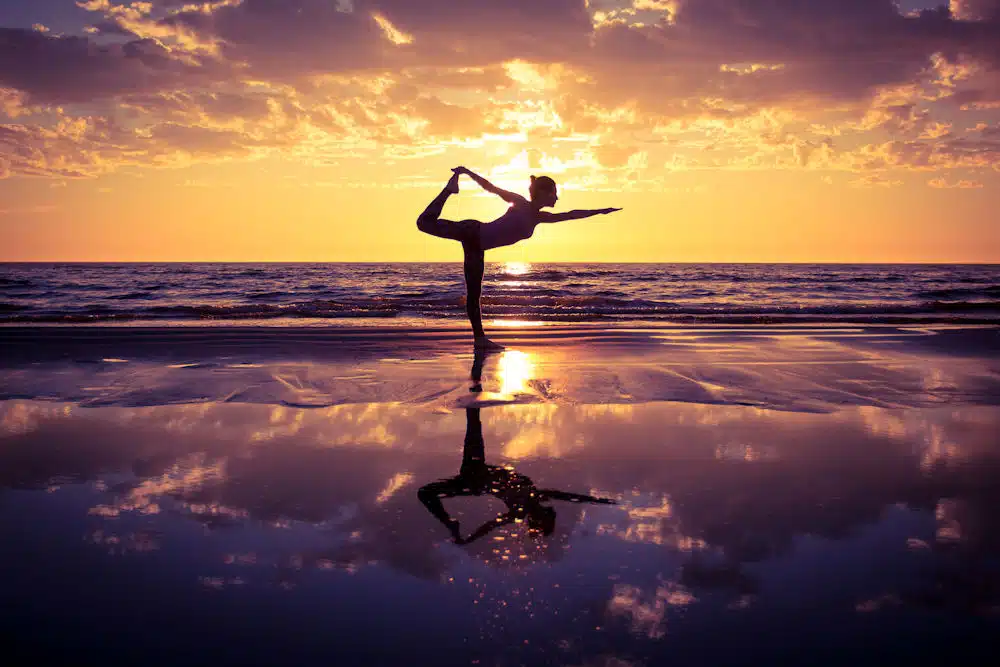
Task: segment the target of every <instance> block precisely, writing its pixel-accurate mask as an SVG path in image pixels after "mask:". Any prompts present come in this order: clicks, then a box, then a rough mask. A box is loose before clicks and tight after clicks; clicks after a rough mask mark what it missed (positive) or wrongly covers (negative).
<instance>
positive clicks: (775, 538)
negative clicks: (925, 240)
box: [0, 401, 1000, 667]
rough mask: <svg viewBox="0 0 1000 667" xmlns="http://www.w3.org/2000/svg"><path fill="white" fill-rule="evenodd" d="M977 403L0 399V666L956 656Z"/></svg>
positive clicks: (964, 634) (983, 516) (973, 497)
mask: <svg viewBox="0 0 1000 667" xmlns="http://www.w3.org/2000/svg"><path fill="white" fill-rule="evenodd" d="M480 419H481V422H480V421H479V420H480ZM998 419H1000V415H998V413H997V408H993V407H964V408H949V407H943V408H940V409H931V410H885V409H877V408H870V407H865V408H852V409H845V410H843V411H840V412H838V413H835V414H826V415H815V414H812V415H807V414H787V413H780V412H774V411H765V410H757V409H754V408H745V407H735V406H712V405H694V404H686V405H685V404H656V405H646V406H621V405H619V406H579V407H567V406H562V407H556V406H512V407H505V408H494V409H490V410H482V412H481V416H480V413H479V411H468V412H467V411H465V410H457V411H453V412H450V413H448V414H431V413H429V412H427V411H426V410H419V409H409V408H405V407H401V406H398V405H391V404H383V405H351V406H340V407H336V408H330V409H324V410H311V411H303V410H293V409H288V408H282V407H269V406H248V405H219V404H214V405H187V406H162V407H156V408H100V409H86V408H79V407H77V406H73V405H71V404H62V403H39V402H19V401H8V402H4V403H0V526H2V527H3V529H4V539H3V541H2V542H0V557H2V560H3V563H4V585H3V587H2V588H0V621H2V628H3V633H4V645H5V653H6V655H8V656H12V657H13V660H14V661H13V662H8V663H7V664H12V665H21V664H60V665H61V664H67V665H68V664H74V665H96V664H102V665H137V664H142V665H181V664H211V665H319V664H343V665H400V666H407V667H409V666H413V665H434V666H440V665H501V666H506V665H566V666H571V665H572V666H579V665H601V666H607V667H612V666H613V667H623V666H626V665H627V666H634V665H667V664H699V665H776V664H810V665H819V664H821V665H861V664H864V665H869V664H870V665H885V664H909V665H924V664H926V665H939V664H979V663H980V662H982V661H983V660H984V659H986V660H988V658H987V656H988V655H990V654H991V652H992V651H993V650H995V648H996V644H995V641H996V636H997V634H996V633H997V631H998V630H1000V557H998V556H1000V523H998V520H997V516H998V515H997V513H996V511H995V508H996V506H997V502H998V501H1000V486H998V481H1000V467H998V463H1000V458H998V452H997V450H996V433H997V431H996V425H997V423H998ZM480 429H481V430H480ZM480 435H481V437H482V443H481V444H480V442H479V440H478V438H479V436H480ZM480 447H481V449H479V450H478V451H479V456H480V457H481V459H482V460H481V462H480V463H476V461H475V454H476V451H477V448H480ZM486 466H494V467H486ZM456 476H459V477H458V478H456ZM448 479H451V482H448V481H445V482H444V484H443V485H442V484H441V483H440V480H448ZM435 484H437V486H434V485H435ZM490 487H492V489H493V490H492V491H491V490H490ZM421 489H424V490H425V491H424V492H423V493H422V492H421ZM427 489H431V490H435V489H436V490H438V491H440V490H442V489H451V491H452V492H453V496H454V497H446V498H444V499H443V506H444V507H445V508H446V511H447V512H448V513H449V514H448V516H447V517H442V516H438V517H435V515H434V513H432V511H430V509H431V506H430V505H429V504H428V503H427V502H426V497H427V491H426V490H427ZM456 489H457V490H456ZM462 489H468V491H469V493H466V494H463V493H462ZM477 491H478V493H479V494H480V495H478V496H477V495H474V492H477ZM455 493H457V494H458V495H454V494H455ZM532 493H534V494H536V495H535V497H536V498H538V499H540V502H539V503H537V504H540V505H544V506H546V507H548V508H550V509H549V510H546V511H544V512H542V511H540V510H539V509H538V508H537V507H533V506H531V494H532ZM570 494H575V495H570ZM599 499H601V500H607V501H611V502H610V503H609V502H595V501H597V500H599ZM581 500H582V501H583V502H577V501H581ZM512 508H513V510H512ZM509 511H512V512H513V515H511V514H509V513H508V512H509ZM498 516H500V517H501V518H503V517H506V518H507V519H513V520H508V521H503V520H501V521H500V522H497V521H496V520H495V518H496V517H498ZM539 516H541V517H542V518H541V519H539V518H538V517H539ZM546 516H547V517H548V518H545V517H546ZM483 527H485V529H484V528H483ZM484 531H485V532H484ZM546 533H547V534H546ZM19 656H20V657H19ZM973 657H978V658H979V660H978V661H977V662H976V663H973V662H972V661H971V659H972V658H973ZM29 658H30V659H29ZM984 664H988V662H986V663H984Z"/></svg>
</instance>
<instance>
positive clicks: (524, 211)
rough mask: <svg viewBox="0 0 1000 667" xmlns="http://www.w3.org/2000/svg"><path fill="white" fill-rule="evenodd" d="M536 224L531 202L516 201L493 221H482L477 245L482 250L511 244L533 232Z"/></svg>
mask: <svg viewBox="0 0 1000 667" xmlns="http://www.w3.org/2000/svg"><path fill="white" fill-rule="evenodd" d="M537 224H538V220H537V216H536V214H535V210H534V209H533V208H532V207H531V204H530V203H528V202H516V203H514V204H512V205H511V207H510V208H508V209H507V211H506V212H505V213H504V214H503V215H501V216H500V217H499V218H497V219H496V220H494V221H493V222H487V223H483V226H482V227H481V228H480V230H479V245H480V247H481V248H482V249H483V250H490V249H491V248H500V247H502V246H505V245H512V244H514V243H517V242H518V241H522V240H524V239H526V238H529V237H530V236H531V235H532V234H534V233H535V225H537Z"/></svg>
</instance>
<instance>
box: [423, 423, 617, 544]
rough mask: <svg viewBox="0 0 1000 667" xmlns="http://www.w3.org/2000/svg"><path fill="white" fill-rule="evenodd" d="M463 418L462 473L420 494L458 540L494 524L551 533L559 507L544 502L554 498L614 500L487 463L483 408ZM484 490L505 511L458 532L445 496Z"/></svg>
mask: <svg viewBox="0 0 1000 667" xmlns="http://www.w3.org/2000/svg"><path fill="white" fill-rule="evenodd" d="M465 417H466V430H465V447H464V449H463V450H462V467H461V469H460V471H459V474H458V475H457V476H455V477H451V478H450V479H445V480H441V481H439V482H433V483H431V484H427V485H425V486H423V487H421V489H420V491H419V492H418V493H417V496H418V497H419V498H420V502H422V503H423V504H424V506H425V507H426V508H427V509H428V510H429V511H430V513H431V514H433V515H434V516H435V517H437V519H438V520H439V521H440V522H441V523H443V524H444V525H445V527H447V528H448V530H449V531H450V532H451V535H452V537H453V538H454V540H455V542H456V543H458V544H468V543H470V542H474V541H476V540H478V539H479V538H480V537H483V536H484V535H486V534H487V533H489V532H490V531H491V530H493V529H494V528H498V527H500V526H504V525H506V524H509V523H514V522H517V521H524V522H525V523H526V524H527V525H528V529H529V530H532V531H535V532H540V533H541V534H543V535H551V534H552V532H553V531H554V530H555V525H556V511H555V510H554V509H553V508H552V507H549V506H548V505H544V504H543V503H546V502H549V501H551V500H566V501H569V502H574V503H600V504H605V505H613V504H614V501H613V500H609V499H606V498H595V497H593V496H586V495H582V494H579V493H569V492H566V491H556V490H553V489H537V488H535V485H534V483H533V482H532V481H531V480H530V479H529V478H528V477H526V476H524V475H522V474H520V473H519V472H517V471H516V470H514V469H513V468H505V467H501V466H491V465H486V453H485V445H484V443H483V424H482V422H481V421H480V417H479V408H466V410H465ZM484 494H490V495H494V496H496V497H497V498H499V499H500V500H502V501H503V503H504V504H505V505H507V511H506V512H504V513H503V514H499V515H497V517H496V518H495V519H493V520H492V521H488V522H486V523H484V524H483V525H482V526H480V527H479V528H478V529H477V530H476V531H474V532H473V533H472V534H470V535H469V536H468V537H466V538H463V537H462V536H461V533H460V532H459V525H458V521H456V520H455V519H452V518H451V516H450V515H449V514H448V512H447V510H445V508H444V504H443V503H442V502H441V499H442V498H454V497H455V496H481V495H484Z"/></svg>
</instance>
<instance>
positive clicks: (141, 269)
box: [0, 263, 1000, 326]
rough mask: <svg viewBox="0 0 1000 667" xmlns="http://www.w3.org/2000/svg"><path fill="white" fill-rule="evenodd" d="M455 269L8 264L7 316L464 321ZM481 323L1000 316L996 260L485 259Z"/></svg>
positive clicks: (1, 304)
mask: <svg viewBox="0 0 1000 667" xmlns="http://www.w3.org/2000/svg"><path fill="white" fill-rule="evenodd" d="M464 294H465V288H464V283H463V279H462V269H461V266H460V265H459V264H451V263H440V264H422V263H379V264H352V263H327V264H282V263H253V264H219V263H183V264H173V263H158V264H153V263H148V264H54V263H53V264H0V324H15V323H16V324H30V323H53V324H59V323H63V324H79V323H101V324H114V323H123V324H124V323H129V324H143V323H155V324H157V325H164V324H192V323H198V324H201V325H204V324H214V323H218V324H224V323H233V322H239V323H251V322H253V323H257V324H261V323H267V324H277V325H280V324H282V323H284V322H289V321H294V323H295V324H296V325H309V324H326V325H329V324H335V323H342V324H357V323H359V322H361V321H364V320H371V319H377V320H379V322H378V324H379V325H380V326H381V325H386V324H391V323H392V322H395V323H400V324H403V323H405V324H407V325H414V324H418V325H419V324H426V323H428V322H440V321H441V320H448V319H452V320H460V319H463V318H464V317H465V309H464ZM483 313H484V317H485V318H487V320H491V319H501V320H516V321H524V320H528V321H544V322H582V321H606V322H608V321H610V322H618V321H623V322H632V321H651V322H657V323H678V324H683V323H720V324H724V323H800V322H824V321H833V322H859V323H888V324H913V323H952V322H954V323H964V324H984V323H985V324H989V323H996V322H998V321H1000V265H913V264H883V265H871V264H867V265H846V264H838V265H835V264H556V263H544V264H526V263H501V264H489V265H487V269H486V278H485V282H484V296H483Z"/></svg>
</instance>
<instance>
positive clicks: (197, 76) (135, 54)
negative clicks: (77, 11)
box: [0, 28, 206, 104]
mask: <svg viewBox="0 0 1000 667" xmlns="http://www.w3.org/2000/svg"><path fill="white" fill-rule="evenodd" d="M205 74H206V72H205V71H204V70H203V68H201V67H198V66H193V65H191V64H187V63H185V62H182V61H180V60H178V59H176V58H175V57H173V56H172V55H171V53H170V52H169V51H168V50H167V49H166V48H164V47H163V45H161V44H159V43H158V42H156V41H155V40H152V39H141V40H133V41H129V42H125V43H112V44H98V43H97V42H95V41H94V40H92V39H90V38H87V37H75V36H50V35H48V34H45V33H41V32H37V31H34V30H20V29H11V28H0V85H4V86H9V87H11V88H15V89H17V90H21V91H23V92H25V93H27V94H28V96H29V97H30V99H31V101H33V102H45V103H54V104H60V103H71V102H88V101H92V100H95V99H100V98H105V97H111V96H115V95H121V94H125V93H132V92H143V91H154V90H162V89H167V88H175V87H186V86H198V85H200V84H201V83H203V81H204V79H205Z"/></svg>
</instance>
